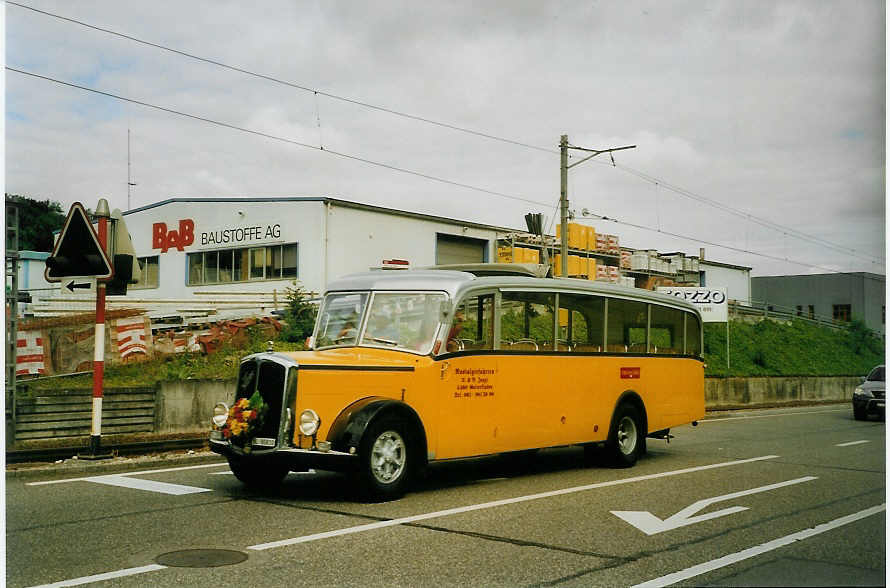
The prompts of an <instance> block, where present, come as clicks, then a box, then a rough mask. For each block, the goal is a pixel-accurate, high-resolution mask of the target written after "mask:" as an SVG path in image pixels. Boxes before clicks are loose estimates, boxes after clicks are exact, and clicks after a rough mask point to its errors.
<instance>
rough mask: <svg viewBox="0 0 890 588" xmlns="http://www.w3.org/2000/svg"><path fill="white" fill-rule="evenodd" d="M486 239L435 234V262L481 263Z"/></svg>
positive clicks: (486, 246) (486, 245) (441, 263)
mask: <svg viewBox="0 0 890 588" xmlns="http://www.w3.org/2000/svg"><path fill="white" fill-rule="evenodd" d="M487 248H488V241H485V240H483V239H472V238H470V237H460V236H457V235H443V234H439V235H436V264H437V265H446V264H452V263H482V262H484V261H485V260H486V255H485V252H486V249H487Z"/></svg>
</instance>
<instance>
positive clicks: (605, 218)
mask: <svg viewBox="0 0 890 588" xmlns="http://www.w3.org/2000/svg"><path fill="white" fill-rule="evenodd" d="M587 216H589V217H593V218H596V219H599V220H603V221H606V222H610V223H616V224H619V225H624V226H627V227H633V228H635V229H641V230H644V231H653V232H655V233H659V234H662V235H668V236H670V237H676V238H678V239H685V240H688V241H694V242H697V243H704V244H705V245H712V246H714V247H720V248H722V249H728V250H729V251H735V252H737V253H746V254H749V255H756V256H758V257H763V258H766V259H773V260H775V261H782V262H786V263H793V264H795V265H801V266H804V267H811V268H814V269H820V270H824V271H827V272H830V273H833V274H841V273H844V272H842V271H840V270H836V269H833V268H830V267H825V266H821V265H815V264H812V263H806V262H803V261H797V260H794V259H789V258H787V257H778V256H776V255H770V254H768V253H760V252H758V251H751V250H749V249H743V248H741V247H733V246H732V245H726V244H725V243H717V242H714V241H708V240H705V239H699V238H698V237H690V236H689V235H681V234H679V233H672V232H671V231H665V230H663V229H656V228H653V227H649V226H646V225H641V224H637V223H632V222H629V221H622V220H618V219H617V218H612V217H609V216H603V215H600V214H596V213H593V212H588V213H587ZM576 220H577V218H576ZM582 220H583V219H582Z"/></svg>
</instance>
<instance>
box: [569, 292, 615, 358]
mask: <svg viewBox="0 0 890 588" xmlns="http://www.w3.org/2000/svg"><path fill="white" fill-rule="evenodd" d="M559 306H560V309H559V312H560V323H559V341H558V344H560V345H563V344H564V345H566V346H567V347H568V348H569V349H570V350H571V351H577V352H582V351H594V352H599V351H603V343H604V333H603V321H604V319H605V316H606V313H605V308H606V304H605V300H604V299H603V297H602V296H593V295H587V294H560V295H559Z"/></svg>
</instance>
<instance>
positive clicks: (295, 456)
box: [210, 436, 358, 472]
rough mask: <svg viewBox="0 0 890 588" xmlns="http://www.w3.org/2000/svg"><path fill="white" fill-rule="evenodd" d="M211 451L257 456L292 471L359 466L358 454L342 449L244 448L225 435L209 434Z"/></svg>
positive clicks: (230, 455) (246, 457)
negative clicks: (220, 436)
mask: <svg viewBox="0 0 890 588" xmlns="http://www.w3.org/2000/svg"><path fill="white" fill-rule="evenodd" d="M210 451H212V452H214V453H218V454H220V455H222V456H224V457H226V458H228V459H238V460H250V461H253V460H256V461H266V462H270V463H274V464H276V465H282V466H287V468H288V469H289V470H290V471H292V472H304V471H306V470H308V469H310V468H313V469H319V470H329V471H334V472H348V471H352V470H354V469H355V468H356V466H357V464H358V456H356V455H354V454H351V453H344V452H342V451H333V450H330V451H321V450H319V449H299V448H296V447H274V448H271V449H257V448H251V449H250V450H249V451H244V449H243V448H241V447H238V446H236V445H233V444H232V443H231V442H230V441H227V440H225V439H215V438H214V437H213V436H211V438H210Z"/></svg>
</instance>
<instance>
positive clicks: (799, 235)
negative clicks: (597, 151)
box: [597, 162, 881, 263]
mask: <svg viewBox="0 0 890 588" xmlns="http://www.w3.org/2000/svg"><path fill="white" fill-rule="evenodd" d="M597 163H603V162H597ZM604 165H608V164H605V163H604ZM612 167H617V168H618V169H620V170H622V171H624V172H625V173H628V174H631V175H633V176H636V177H638V178H640V179H641V180H644V181H647V182H650V183H653V184H655V185H656V186H661V187H662V188H665V189H668V190H670V191H671V192H674V193H676V194H679V195H680V196H684V197H686V198H689V199H691V200H695V201H696V202H701V203H703V204H707V205H709V206H713V207H714V208H718V209H720V210H723V211H724V212H728V213H730V214H733V215H735V216H738V217H740V218H744V219H746V220H748V221H751V222H754V223H756V224H759V225H761V226H763V227H766V228H768V229H771V230H774V231H780V232H783V233H787V234H788V235H789V236H792V237H794V238H796V239H800V240H802V241H807V242H809V243H812V244H815V245H823V246H825V247H827V248H829V249H834V250H835V251H838V252H841V253H846V254H852V255H853V256H854V257H858V258H860V259H863V260H866V261H872V262H873V263H877V261H876V260H880V259H881V258H880V257H878V256H875V255H870V254H868V253H865V252H860V251H857V250H856V249H852V248H850V247H846V246H844V245H838V244H837V243H832V242H831V241H828V240H826V239H822V238H819V237H814V236H812V235H809V234H807V233H804V232H802V231H798V230H797V229H793V228H791V227H787V226H785V225H781V224H779V223H776V222H773V221H770V220H768V219H763V218H760V217H757V216H754V215H752V214H749V213H746V212H744V211H741V210H738V209H737V208H733V207H732V206H729V205H727V204H723V203H721V202H717V201H715V200H712V199H710V198H707V197H705V196H701V195H699V194H696V193H695V192H692V191H690V190H687V189H685V188H681V187H679V186H674V185H672V184H670V183H666V182H664V181H663V180H660V179H658V178H656V177H654V176H652V175H650V174H647V173H645V172H642V171H640V170H637V169H634V168H632V167H629V166H627V165H622V164H616V165H613V166H612Z"/></svg>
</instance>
